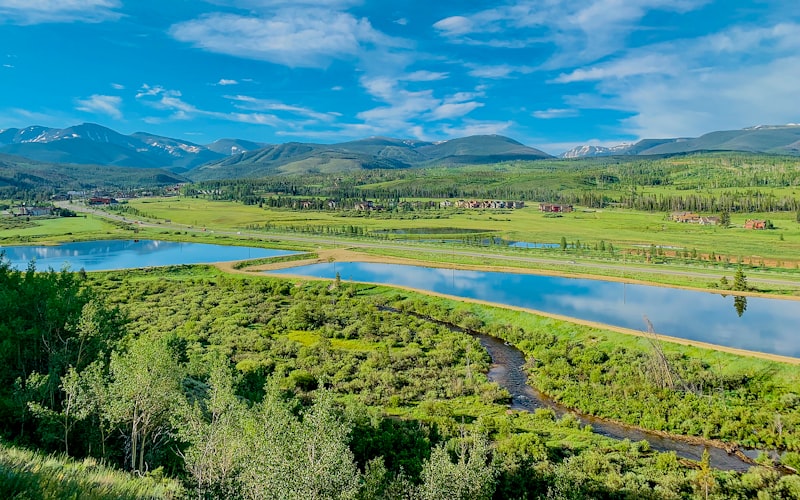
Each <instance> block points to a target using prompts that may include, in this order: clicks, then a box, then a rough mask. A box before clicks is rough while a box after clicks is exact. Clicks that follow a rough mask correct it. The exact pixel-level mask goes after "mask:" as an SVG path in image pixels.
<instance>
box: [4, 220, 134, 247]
mask: <svg viewBox="0 0 800 500" xmlns="http://www.w3.org/2000/svg"><path fill="white" fill-rule="evenodd" d="M29 222H30V226H29V227H23V228H12V229H4V228H3V226H0V243H1V242H9V243H14V242H26V241H30V242H32V241H42V240H46V241H53V242H58V241H71V240H76V239H86V238H98V237H99V238H105V237H109V236H113V235H119V234H125V231H124V230H123V229H122V228H120V227H118V226H115V225H113V224H111V223H109V222H107V221H106V220H105V219H102V218H100V217H95V216H91V215H90V216H86V217H59V218H47V219H37V218H33V219H31V220H30V221H29Z"/></svg>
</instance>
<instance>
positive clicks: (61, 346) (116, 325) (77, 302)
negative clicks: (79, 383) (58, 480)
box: [0, 255, 124, 446]
mask: <svg viewBox="0 0 800 500" xmlns="http://www.w3.org/2000/svg"><path fill="white" fill-rule="evenodd" d="M0 312H1V313H0V346H2V349H0V399H4V400H6V401H13V404H8V405H2V406H0V422H2V424H0V425H2V427H3V428H4V429H5V430H6V431H10V432H11V433H12V434H14V435H18V436H21V435H24V434H25V424H26V422H27V421H28V420H29V417H30V416H31V414H33V416H34V417H35V418H39V419H41V420H40V423H42V424H43V425H42V426H40V430H42V431H44V432H45V433H49V431H47V430H46V429H48V428H50V427H51V426H50V425H48V424H54V425H56V426H61V425H62V424H66V425H67V426H68V427H69V425H70V424H69V423H68V421H69V418H67V420H66V421H63V420H60V419H61V417H59V415H60V414H61V413H62V410H63V408H62V404H63V402H64V397H65V395H66V391H65V387H64V385H63V382H64V381H63V380H62V377H64V376H65V375H66V374H67V372H68V371H69V370H70V368H72V369H74V370H75V371H76V372H80V371H81V370H83V369H84V368H85V367H87V366H88V365H89V364H90V363H92V362H93V361H94V360H95V359H97V358H98V357H103V356H107V355H108V353H109V351H110V350H111V348H112V347H113V346H114V345H115V344H116V342H117V339H119V338H120V336H121V335H122V334H123V333H124V320H123V318H122V316H121V315H120V314H119V311H117V310H115V309H109V308H107V307H106V306H105V305H104V304H103V303H102V302H101V301H99V300H98V298H97V297H96V296H95V295H94V294H93V293H92V291H91V290H90V289H88V288H87V287H86V286H85V275H82V274H81V273H70V272H68V271H67V270H62V271H61V272H55V271H53V270H52V269H51V270H49V271H46V272H37V271H36V267H35V265H34V263H31V264H30V265H29V266H28V268H27V270H26V271H25V272H20V271H17V270H14V269H12V268H11V267H10V264H9V263H8V262H7V261H5V259H4V258H3V257H2V255H0ZM12 392H13V393H14V394H13V396H14V397H13V398H12V397H10V396H11V395H12ZM67 413H68V412H67ZM67 434H68V432H67ZM51 437H53V436H51V435H49V434H48V435H44V434H40V436H39V439H40V441H41V442H44V443H47V442H51V441H53V440H51V439H50V438H51ZM54 442H63V439H62V433H58V437H56V439H55V441H54ZM54 442H53V444H54ZM64 445H65V446H67V444H66V443H64Z"/></svg>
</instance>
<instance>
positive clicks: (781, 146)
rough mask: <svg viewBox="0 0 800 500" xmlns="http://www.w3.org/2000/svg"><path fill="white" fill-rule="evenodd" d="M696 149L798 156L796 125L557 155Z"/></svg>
mask: <svg viewBox="0 0 800 500" xmlns="http://www.w3.org/2000/svg"><path fill="white" fill-rule="evenodd" d="M698 151H743V152H748V153H768V154H779V155H800V125H798V124H789V125H759V126H756V127H750V128H745V129H741V130H724V131H719V132H710V133H708V134H705V135H702V136H700V137H696V138H690V137H681V138H673V139H643V140H641V141H639V142H636V143H633V144H620V145H618V146H613V147H603V146H589V145H587V146H578V147H576V148H573V149H571V150H569V151H567V152H565V153H562V154H561V155H559V157H561V158H590V157H598V156H634V155H635V156H656V155H673V154H681V153H692V152H698Z"/></svg>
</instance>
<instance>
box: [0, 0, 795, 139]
mask: <svg viewBox="0 0 800 500" xmlns="http://www.w3.org/2000/svg"><path fill="white" fill-rule="evenodd" d="M0 58H1V60H0V129H3V128H10V127H24V126H28V125H33V124H37V125H44V126H50V127H65V126H69V125H73V124H77V123H82V122H95V123H99V124H101V125H105V126H108V127H111V128H114V129H115V130H118V131H120V132H123V133H132V132H135V131H148V132H152V133H156V134H160V135H166V136H170V137H175V138H180V139H185V140H189V141H192V142H197V143H201V144H205V143H209V142H212V141H214V140H216V139H218V138H222V137H237V138H243V139H250V140H256V141H262V142H268V143H279V142H288V141H314V142H326V143H329V142H339V141H344V140H350V139H357V138H363V137H368V136H374V135H384V136H391V137H400V138H416V139H423V140H444V139H449V138H454V137H461V136H465V135H472V134H502V135H507V136H509V137H512V138H515V139H517V140H519V141H521V142H523V143H525V144H528V145H531V146H534V147H538V148H540V149H543V150H545V151H547V152H550V153H559V152H561V151H564V150H566V149H569V148H570V147H572V146H574V145H577V144H600V145H611V144H618V143H620V142H631V141H635V140H637V139H640V138H648V137H676V136H697V135H700V134H703V133H705V132H709V131H713V130H725V129H737V128H744V127H748V126H752V125H759V124H785V123H797V122H800V83H798V82H800V8H798V7H797V3H796V0H716V1H713V0H510V1H506V2H503V1H499V2H498V1H496V2H485V1H484V2H478V1H475V0H461V1H455V0H440V1H438V2H432V1H430V0H428V1H424V2H423V1H419V0H381V1H377V0H315V1H311V0H206V1H203V0H160V1H158V2H155V1H152V0H0Z"/></svg>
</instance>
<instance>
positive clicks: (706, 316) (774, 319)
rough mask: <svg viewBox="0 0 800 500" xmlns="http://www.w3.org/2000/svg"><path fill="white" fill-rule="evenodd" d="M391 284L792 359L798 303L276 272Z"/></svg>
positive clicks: (644, 290)
mask: <svg viewBox="0 0 800 500" xmlns="http://www.w3.org/2000/svg"><path fill="white" fill-rule="evenodd" d="M280 272H281V273H291V274H295V275H302V276H314V277H321V278H334V277H335V275H336V273H337V272H338V273H339V274H340V276H341V278H342V279H343V280H354V281H362V282H369V283H381V284H387V285H399V286H408V287H413V288H418V289H421V290H428V291H432V292H438V293H443V294H448V295H455V296H458V297H466V298H472V299H479V300H485V301H488V302H494V303H498V304H506V305H511V306H519V307H525V308H529V309H535V310H538V311H542V312H547V313H551V314H559V315H563V316H568V317H571V318H578V319H582V320H588V321H596V322H599V323H603V324H607V325H613V326H620V327H625V328H632V329H635V330H641V331H646V330H647V324H646V322H645V317H646V318H647V319H649V320H650V322H651V323H652V324H653V326H654V328H655V331H656V332H658V333H659V334H662V335H669V336H672V337H678V338H682V339H688V340H694V341H700V342H709V343H712V344H717V345H722V346H728V347H735V348H739V349H747V350H751V351H759V352H767V353H773V354H780V355H784V356H792V357H800V328H798V325H800V302H797V301H791V300H781V299H769V298H761V297H747V308H746V310H745V311H744V313H743V314H742V316H741V317H740V316H739V315H738V313H737V311H736V309H735V308H734V302H733V297H732V296H728V297H725V296H722V295H718V294H715V293H709V292H701V291H694V290H682V289H678V288H664V287H656V286H647V285H630V284H623V283H617V282H611V281H601V280H589V279H575V278H560V277H553V276H539V275H532V274H514V273H499V272H481V271H464V270H454V269H441V268H429V267H419V266H406V265H397V264H372V263H361V262H335V263H323V264H314V265H309V266H302V267H296V268H292V269H288V270H283V271H280Z"/></svg>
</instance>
